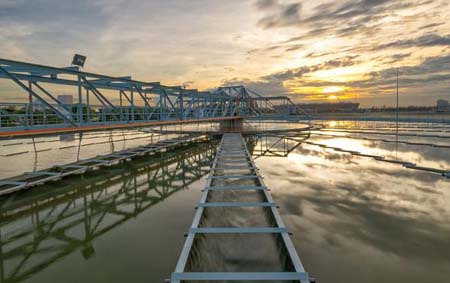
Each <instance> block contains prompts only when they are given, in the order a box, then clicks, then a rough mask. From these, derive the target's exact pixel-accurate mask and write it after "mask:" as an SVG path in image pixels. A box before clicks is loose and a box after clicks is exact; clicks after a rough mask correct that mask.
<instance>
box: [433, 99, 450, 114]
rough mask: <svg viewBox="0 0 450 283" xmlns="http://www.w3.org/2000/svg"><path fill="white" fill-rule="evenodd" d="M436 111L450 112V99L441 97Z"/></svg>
mask: <svg viewBox="0 0 450 283" xmlns="http://www.w3.org/2000/svg"><path fill="white" fill-rule="evenodd" d="M436 111H437V112H450V103H448V100H444V99H439V100H438V101H437V102H436Z"/></svg>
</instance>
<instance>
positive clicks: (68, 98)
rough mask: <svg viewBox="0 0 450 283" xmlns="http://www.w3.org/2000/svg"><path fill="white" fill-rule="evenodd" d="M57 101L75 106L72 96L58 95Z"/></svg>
mask: <svg viewBox="0 0 450 283" xmlns="http://www.w3.org/2000/svg"><path fill="white" fill-rule="evenodd" d="M57 99H58V101H59V102H61V103H62V104H73V96H72V95H70V94H62V95H58V97H57Z"/></svg>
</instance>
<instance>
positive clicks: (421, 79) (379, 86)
mask: <svg viewBox="0 0 450 283" xmlns="http://www.w3.org/2000/svg"><path fill="white" fill-rule="evenodd" d="M410 55H411V54H410V53H400V54H395V55H393V56H392V57H391V58H399V59H401V58H406V57H408V56H410ZM361 62H362V61H360V60H358V59H357V56H353V57H352V56H347V57H342V58H337V59H333V60H328V61H325V62H323V63H320V64H316V65H311V66H303V67H300V68H294V69H289V70H286V71H283V72H276V73H273V74H270V75H266V76H262V77H260V78H259V79H257V80H250V79H238V78H234V79H233V80H231V81H224V82H223V83H224V85H226V84H244V85H246V86H248V87H249V88H251V89H254V90H255V91H257V92H260V93H262V94H266V95H272V96H277V95H288V96H290V97H291V98H293V99H294V100H297V101H298V99H299V98H303V99H305V98H306V99H311V98H313V99H326V98H327V95H319V94H310V93H297V92H295V91H292V90H291V89H289V87H286V85H287V83H289V84H290V85H295V86H297V87H303V88H304V87H312V88H317V87H327V86H342V87H346V88H350V89H353V91H357V92H358V93H360V94H361V95H362V96H364V95H365V96H371V97H372V98H376V97H377V96H380V95H381V96H382V95H385V94H386V92H387V93H388V94H391V92H392V90H394V89H395V85H396V72H397V69H396V68H392V67H389V68H386V69H382V70H380V71H376V72H369V73H367V74H365V76H363V78H361V79H358V80H354V81H350V82H345V81H340V82H339V81H335V80H317V79H316V80H310V79H309V77H310V75H311V74H312V73H314V72H317V71H322V70H332V69H335V68H342V67H350V66H354V65H358V64H360V63H361ZM449 65H450V54H446V55H441V56H433V57H429V58H426V59H425V60H423V61H422V62H420V63H419V64H417V65H413V66H404V67H400V68H398V71H399V74H400V83H401V86H402V88H403V90H404V92H405V93H404V95H406V94H407V93H408V92H411V93H416V92H417V90H418V89H420V90H423V89H427V90H428V91H430V92H435V93H434V94H435V95H441V94H443V93H446V92H447V93H448V91H449V87H448V85H449V83H450V70H449V69H448V66H449ZM422 95H423V94H422Z"/></svg>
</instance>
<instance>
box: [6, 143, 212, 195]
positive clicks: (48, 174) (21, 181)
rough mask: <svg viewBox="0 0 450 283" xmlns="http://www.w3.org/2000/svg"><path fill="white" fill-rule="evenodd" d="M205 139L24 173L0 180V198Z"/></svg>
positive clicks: (141, 147)
mask: <svg viewBox="0 0 450 283" xmlns="http://www.w3.org/2000/svg"><path fill="white" fill-rule="evenodd" d="M205 138H206V137H205V136H201V135H188V136H181V137H178V138H173V139H167V140H162V141H159V142H157V143H152V144H148V145H143V146H139V147H134V148H130V149H126V150H121V151H116V152H113V153H111V154H107V155H101V156H97V157H93V158H89V159H84V160H80V161H77V162H74V163H70V164H66V165H62V166H54V167H52V168H50V169H47V170H40V171H34V172H26V173H24V174H23V175H20V176H16V177H12V178H7V179H3V180H0V196H1V195H5V194H10V193H13V192H17V191H20V190H24V189H28V188H31V187H33V186H37V185H41V184H44V183H47V182H50V181H57V180H60V179H62V178H64V177H67V176H69V175H76V174H83V173H85V172H87V171H90V170H95V169H98V168H100V167H107V166H112V165H114V164H117V163H119V162H121V161H125V160H131V159H134V158H137V157H141V156H144V155H148V154H153V153H157V152H162V151H164V150H167V149H168V148H172V147H175V146H179V145H183V144H186V143H190V142H193V141H196V140H201V139H205Z"/></svg>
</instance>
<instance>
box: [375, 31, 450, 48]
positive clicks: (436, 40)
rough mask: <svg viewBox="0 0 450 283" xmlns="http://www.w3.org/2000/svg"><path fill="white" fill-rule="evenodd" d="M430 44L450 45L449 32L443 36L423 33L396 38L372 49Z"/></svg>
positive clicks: (426, 45) (428, 45) (427, 45)
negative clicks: (410, 37) (413, 36)
mask: <svg viewBox="0 0 450 283" xmlns="http://www.w3.org/2000/svg"><path fill="white" fill-rule="evenodd" d="M430 46H450V34H447V35H444V36H440V35H438V34H425V35H422V36H419V37H417V38H414V39H404V40H397V41H393V42H389V43H385V44H380V45H378V46H375V47H374V48H373V50H383V49H386V48H410V47H430Z"/></svg>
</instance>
